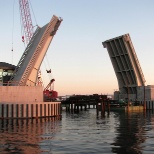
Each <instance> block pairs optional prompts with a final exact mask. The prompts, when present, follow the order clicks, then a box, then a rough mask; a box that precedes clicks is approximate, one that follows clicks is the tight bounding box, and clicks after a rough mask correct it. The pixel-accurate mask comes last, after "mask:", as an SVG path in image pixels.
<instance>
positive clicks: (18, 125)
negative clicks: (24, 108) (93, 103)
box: [0, 109, 154, 154]
mask: <svg viewBox="0 0 154 154" xmlns="http://www.w3.org/2000/svg"><path fill="white" fill-rule="evenodd" d="M49 153H50V154H107V153H117V154H127V153H129V154H142V153H143V154H152V153H154V113H152V112H146V113H143V112H136V113H129V114H128V113H125V112H124V111H121V112H120V111H119V112H110V114H109V115H108V114H107V113H106V115H105V117H101V115H99V116H98V117H97V116H96V110H95V109H90V110H88V111H81V112H80V113H79V114H75V113H66V112H65V111H63V112H62V119H61V120H57V119H55V118H49V119H33V120H0V154H49Z"/></svg>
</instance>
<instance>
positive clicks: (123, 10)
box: [0, 0, 154, 96]
mask: <svg viewBox="0 0 154 154" xmlns="http://www.w3.org/2000/svg"><path fill="white" fill-rule="evenodd" d="M18 3H19V1H18V0H5V1H2V0H1V1H0V17H1V24H0V47H1V48H0V62H7V63H10V64H14V65H17V64H18V62H19V60H20V57H21V56H22V54H23V52H24V49H25V46H24V44H23V43H22V40H21V36H22V34H21V23H20V13H19V4H18ZM30 6H31V7H30V9H31V17H32V21H33V25H34V26H35V25H39V26H40V27H42V26H44V25H45V24H46V23H48V22H49V21H50V20H51V18H52V16H53V15H56V16H58V17H61V18H62V19H63V21H62V23H61V25H60V27H59V29H58V31H57V33H56V35H55V36H54V38H53V40H52V42H51V44H50V47H49V49H48V51H47V55H46V57H45V58H44V61H43V63H42V65H41V72H42V78H43V81H44V86H46V85H47V84H48V83H49V81H50V79H51V78H54V79H55V82H54V90H56V91H57V92H58V94H59V95H60V96H62V95H73V94H76V95H91V94H108V95H109V94H113V93H114V91H115V90H117V89H118V83H117V78H116V75H115V72H114V69H113V66H112V63H111V60H110V58H109V55H108V52H107V49H106V48H104V47H103V45H102V42H104V41H106V40H108V39H111V38H114V37H117V36H120V35H123V34H127V33H129V34H130V37H131V40H132V42H133V45H134V48H135V51H136V54H137V57H138V59H139V63H140V65H141V68H142V71H143V74H144V77H145V80H146V85H154V78H153V77H154V67H153V66H154V60H153V59H154V9H153V8H154V1H153V0H135V1H134V0H45V1H43V0H30ZM12 48H13V52H12V51H11V50H12ZM50 68H51V70H52V75H51V74H50V75H51V76H50V77H49V74H47V73H46V71H45V70H46V69H50Z"/></svg>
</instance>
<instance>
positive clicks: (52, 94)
mask: <svg viewBox="0 0 154 154" xmlns="http://www.w3.org/2000/svg"><path fill="white" fill-rule="evenodd" d="M54 81H55V79H52V80H51V81H50V82H49V84H48V85H47V86H46V88H44V91H43V95H44V101H45V102H48V101H55V100H56V98H57V97H58V93H57V91H54V90H53V89H52V88H51V85H52V84H53V82H54Z"/></svg>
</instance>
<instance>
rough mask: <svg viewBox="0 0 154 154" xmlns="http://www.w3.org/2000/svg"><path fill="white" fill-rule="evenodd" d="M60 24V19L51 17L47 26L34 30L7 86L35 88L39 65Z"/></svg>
mask: <svg viewBox="0 0 154 154" xmlns="http://www.w3.org/2000/svg"><path fill="white" fill-rule="evenodd" d="M61 22H62V19H61V18H58V17H56V16H55V15H53V17H52V19H51V21H50V22H49V23H48V24H46V25H45V26H43V27H42V28H40V27H38V28H37V29H36V31H35V33H34V34H33V36H32V38H31V40H30V42H29V44H28V45H27V47H26V49H25V51H24V53H23V55H22V56H21V59H20V61H19V63H18V65H17V67H16V69H15V71H14V74H13V75H12V77H11V79H10V81H9V85H16V86H36V83H37V79H38V71H39V69H40V66H41V63H42V61H43V59H44V56H45V54H46V52H47V49H48V47H49V45H50V43H51V41H52V39H53V37H54V35H55V34H56V31H57V30H58V27H59V26H60V24H61Z"/></svg>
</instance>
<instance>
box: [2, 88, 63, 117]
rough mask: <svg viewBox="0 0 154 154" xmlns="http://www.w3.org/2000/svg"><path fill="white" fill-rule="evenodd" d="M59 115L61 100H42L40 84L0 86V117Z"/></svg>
mask: <svg viewBox="0 0 154 154" xmlns="http://www.w3.org/2000/svg"><path fill="white" fill-rule="evenodd" d="M53 116H54V117H57V116H61V102H43V87H41V86H0V119H4V118H41V117H53Z"/></svg>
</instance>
